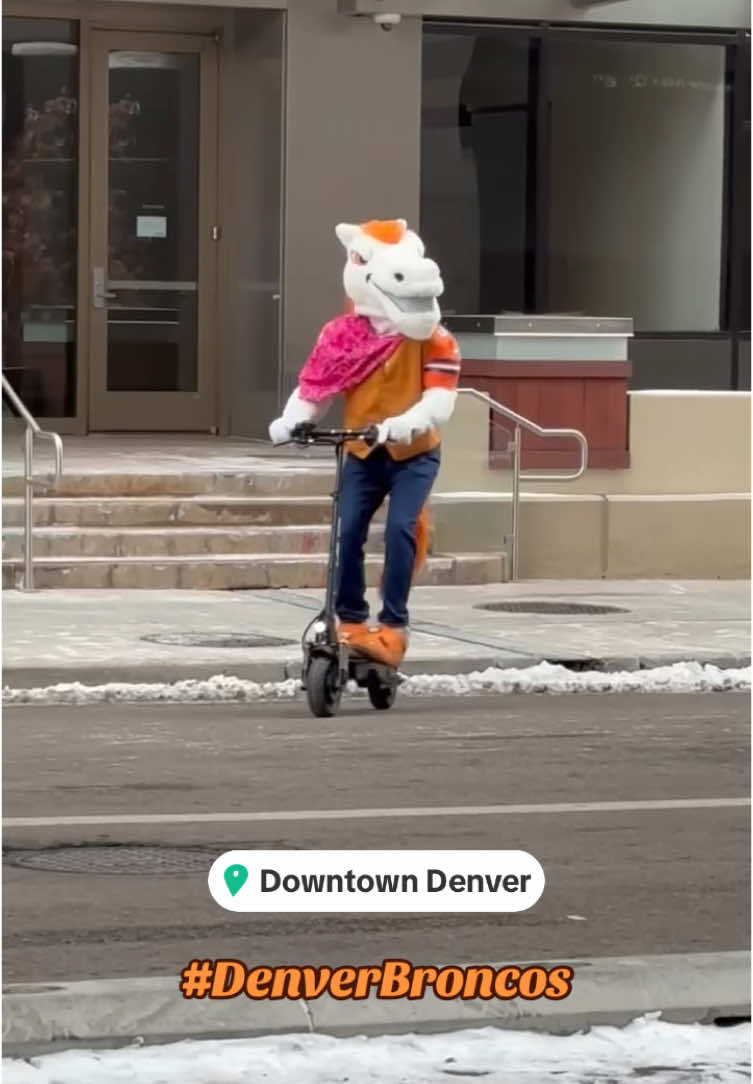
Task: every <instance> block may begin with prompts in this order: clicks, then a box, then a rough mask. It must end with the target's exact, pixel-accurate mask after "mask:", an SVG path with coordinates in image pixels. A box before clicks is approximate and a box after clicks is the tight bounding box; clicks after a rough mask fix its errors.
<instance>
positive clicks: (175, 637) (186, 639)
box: [141, 632, 296, 647]
mask: <svg viewBox="0 0 753 1084" xmlns="http://www.w3.org/2000/svg"><path fill="white" fill-rule="evenodd" d="M141 639H142V640H146V642H147V643H149V644H170V645H171V646H173V647H289V646H290V645H291V644H294V643H295V642H296V641H295V640H281V639H280V638H279V636H262V635H260V634H258V633H254V632H150V633H147V635H146V636H142V637H141Z"/></svg>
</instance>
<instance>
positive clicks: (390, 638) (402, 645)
mask: <svg viewBox="0 0 753 1084" xmlns="http://www.w3.org/2000/svg"><path fill="white" fill-rule="evenodd" d="M355 646H356V647H357V649H358V651H359V652H360V653H361V654H362V655H365V656H366V657H367V658H369V659H373V660H374V662H381V663H383V664H384V665H385V666H393V667H395V668H397V667H398V666H399V665H400V663H401V662H402V661H403V659H404V658H405V652H406V650H407V648H408V633H407V630H406V629H395V628H391V627H390V626H388V625H378V626H377V627H376V628H370V629H367V630H366V635H365V636H364V637H363V639H360V640H359V641H358V643H357V645H355Z"/></svg>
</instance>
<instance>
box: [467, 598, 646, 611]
mask: <svg viewBox="0 0 753 1084" xmlns="http://www.w3.org/2000/svg"><path fill="white" fill-rule="evenodd" d="M475 609H477V610H494V611H495V612H497V611H499V612H503V613H516V614H628V613H630V610H624V609H622V608H621V607H620V606H596V605H591V603H589V602H545V601H537V600H532V601H530V602H527V601H526V600H525V599H518V600H517V601H515V602H479V603H478V605H477V606H476V607H475Z"/></svg>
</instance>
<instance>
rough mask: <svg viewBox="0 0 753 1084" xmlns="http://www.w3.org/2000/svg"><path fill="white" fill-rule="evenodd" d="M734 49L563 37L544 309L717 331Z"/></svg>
mask: <svg viewBox="0 0 753 1084" xmlns="http://www.w3.org/2000/svg"><path fill="white" fill-rule="evenodd" d="M725 60H726V58H725V49H724V47H722V46H710V45H695V44H692V45H685V44H671V43H657V42H624V41H603V40H595V39H589V38H584V39H579V38H578V37H577V36H576V35H574V34H568V35H567V37H566V38H562V37H558V36H554V37H553V39H552V41H551V47H550V61H551V64H550V83H549V85H550V96H551V104H550V108H551V152H550V153H551V159H550V170H549V206H550V236H549V290H550V294H549V304H550V306H551V307H552V308H553V309H554V310H557V311H570V310H580V311H584V312H588V313H595V314H604V315H610V316H611V315H614V316H623V315H624V316H632V317H633V319H634V321H635V327H636V330H638V331H662V332H664V331H716V330H717V329H718V328H719V326H720V307H721V299H720V288H721V280H722V220H723V215H724V196H725V191H724V187H725V171H724V139H725V115H726V102H725Z"/></svg>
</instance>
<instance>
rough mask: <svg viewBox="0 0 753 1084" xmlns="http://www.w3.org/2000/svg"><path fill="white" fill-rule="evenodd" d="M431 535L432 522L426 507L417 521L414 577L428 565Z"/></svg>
mask: <svg viewBox="0 0 753 1084" xmlns="http://www.w3.org/2000/svg"><path fill="white" fill-rule="evenodd" d="M430 534H431V521H430V519H429V509H428V508H427V507H426V505H424V507H423V508H422V509H421V511H420V512H419V515H418V519H417V520H416V559H415V561H414V562H413V575H414V577H415V576H417V575H418V573H419V572H420V571H421V569H422V568H423V567H424V565H425V564H426V555H427V553H428V552H429V536H430Z"/></svg>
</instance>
